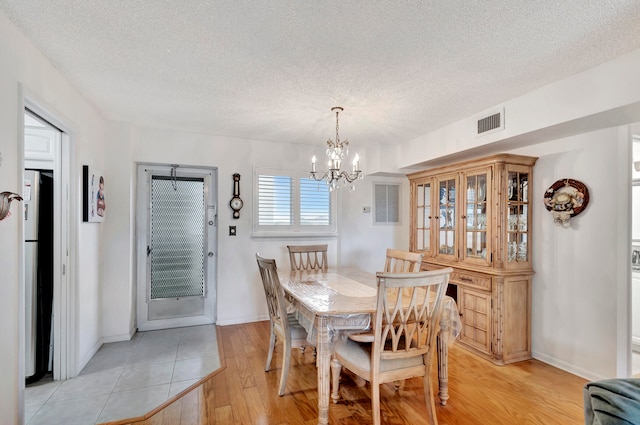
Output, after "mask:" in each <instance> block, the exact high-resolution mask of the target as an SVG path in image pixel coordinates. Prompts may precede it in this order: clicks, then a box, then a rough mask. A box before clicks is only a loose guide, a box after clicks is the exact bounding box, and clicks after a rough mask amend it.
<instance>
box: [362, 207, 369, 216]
mask: <svg viewBox="0 0 640 425" xmlns="http://www.w3.org/2000/svg"><path fill="white" fill-rule="evenodd" d="M362 212H363V213H365V214H367V213H370V212H371V207H369V206H366V207H362Z"/></svg>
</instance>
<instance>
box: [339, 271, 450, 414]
mask: <svg viewBox="0 0 640 425" xmlns="http://www.w3.org/2000/svg"><path fill="white" fill-rule="evenodd" d="M452 271H453V269H452V268H450V267H449V268H446V269H439V270H433V271H426V272H418V273H384V272H378V274H377V279H378V295H377V305H376V313H375V317H374V319H373V335H374V339H373V343H370V342H357V341H354V340H352V339H350V338H344V337H343V338H340V339H339V340H338V341H337V342H336V345H335V350H334V355H333V359H332V360H331V375H332V381H333V384H332V386H333V389H332V394H331V396H332V399H333V401H334V403H336V402H337V401H338V399H339V393H338V390H339V380H340V379H339V378H340V371H341V369H342V367H345V368H347V369H349V370H350V371H351V372H353V373H354V374H355V375H356V376H358V377H360V378H362V379H364V380H366V381H368V382H370V383H371V416H372V417H373V423H374V425H379V424H380V385H381V384H383V383H386V382H396V381H398V380H404V379H408V378H413V377H422V383H423V386H424V397H425V400H426V404H427V420H428V423H430V424H433V425H436V424H437V423H438V420H437V418H436V411H435V401H434V393H433V390H432V386H431V378H430V376H431V375H430V371H431V360H432V358H433V355H432V354H433V353H432V350H433V351H435V350H436V343H435V342H436V334H437V330H438V321H439V320H440V316H441V314H442V308H443V301H442V300H443V298H444V295H445V291H446V289H447V284H448V282H449V275H450V274H451V272H452Z"/></svg>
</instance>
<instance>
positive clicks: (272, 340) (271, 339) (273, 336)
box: [264, 322, 276, 372]
mask: <svg viewBox="0 0 640 425" xmlns="http://www.w3.org/2000/svg"><path fill="white" fill-rule="evenodd" d="M275 346H276V334H275V332H274V331H273V322H272V323H271V336H270V337H269V353H268V354H267V364H266V366H265V367H264V371H265V372H269V370H271V359H272V358H273V350H274V348H275Z"/></svg>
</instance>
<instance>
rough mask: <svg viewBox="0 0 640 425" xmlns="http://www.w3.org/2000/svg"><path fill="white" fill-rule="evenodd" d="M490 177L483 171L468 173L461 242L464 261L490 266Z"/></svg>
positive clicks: (466, 175) (464, 180)
mask: <svg viewBox="0 0 640 425" xmlns="http://www.w3.org/2000/svg"><path fill="white" fill-rule="evenodd" d="M488 176H489V172H488V171H487V170H483V171H480V172H477V173H466V174H464V179H463V182H464V188H465V193H464V194H463V196H464V201H465V202H464V208H465V210H464V211H463V214H462V218H463V219H464V220H465V225H464V227H463V229H464V234H463V235H462V241H461V242H462V252H463V255H464V259H466V260H470V261H477V262H480V263H482V264H488V263H489V262H490V259H491V258H490V257H491V256H490V252H491V250H490V247H489V246H488V241H489V238H488V236H487V235H488V230H487V229H488V227H490V223H489V221H490V216H491V215H490V212H489V211H488V208H487V207H488V205H489V202H488V199H487V197H488V196H489V193H488V187H489V185H488V180H489V177H488ZM488 253H489V254H488Z"/></svg>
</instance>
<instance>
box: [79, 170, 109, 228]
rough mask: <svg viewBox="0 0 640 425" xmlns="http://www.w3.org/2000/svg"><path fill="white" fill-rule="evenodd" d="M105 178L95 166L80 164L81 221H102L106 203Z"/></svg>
mask: <svg viewBox="0 0 640 425" xmlns="http://www.w3.org/2000/svg"><path fill="white" fill-rule="evenodd" d="M105 192H106V190H105V179H104V174H103V173H102V171H100V170H98V169H97V168H94V167H91V166H88V165H83V166H82V194H83V198H84V199H83V203H82V221H86V222H90V223H101V222H103V221H104V218H105V214H106V209H107V203H106V196H105Z"/></svg>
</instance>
